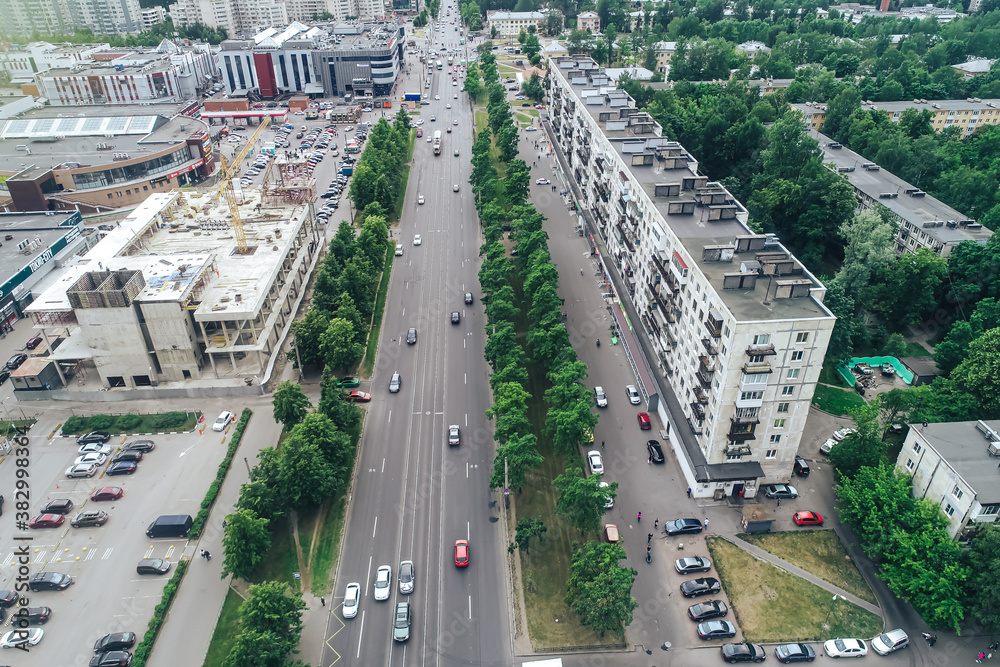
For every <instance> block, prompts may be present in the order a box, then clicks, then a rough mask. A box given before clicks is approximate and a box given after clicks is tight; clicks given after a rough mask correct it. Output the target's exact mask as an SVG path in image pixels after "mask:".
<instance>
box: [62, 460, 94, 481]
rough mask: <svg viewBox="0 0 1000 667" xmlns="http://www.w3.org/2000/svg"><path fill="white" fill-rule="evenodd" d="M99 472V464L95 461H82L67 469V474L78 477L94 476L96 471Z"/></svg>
mask: <svg viewBox="0 0 1000 667" xmlns="http://www.w3.org/2000/svg"><path fill="white" fill-rule="evenodd" d="M96 472H97V464H95V463H80V464H74V465H72V466H70V467H69V468H67V469H66V476H67V477H70V478H76V477H93V476H94V473H96Z"/></svg>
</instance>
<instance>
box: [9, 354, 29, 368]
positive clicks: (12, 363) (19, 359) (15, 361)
mask: <svg viewBox="0 0 1000 667" xmlns="http://www.w3.org/2000/svg"><path fill="white" fill-rule="evenodd" d="M27 360H28V355H26V354H24V353H23V352H18V353H17V354H15V355H13V356H11V358H10V359H8V360H7V368H8V369H9V370H12V371H16V370H17V369H18V368H20V366H21V364H23V363H24V362H25V361H27Z"/></svg>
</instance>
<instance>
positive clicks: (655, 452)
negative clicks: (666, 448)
mask: <svg viewBox="0 0 1000 667" xmlns="http://www.w3.org/2000/svg"><path fill="white" fill-rule="evenodd" d="M646 451H647V452H649V457H650V459H651V460H652V461H653V463H663V461H664V458H663V448H662V447H660V443H659V441H658V440H647V441H646Z"/></svg>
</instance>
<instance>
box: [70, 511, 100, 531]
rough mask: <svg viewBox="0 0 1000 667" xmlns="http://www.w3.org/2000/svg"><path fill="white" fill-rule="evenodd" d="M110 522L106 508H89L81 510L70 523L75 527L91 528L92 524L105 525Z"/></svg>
mask: <svg viewBox="0 0 1000 667" xmlns="http://www.w3.org/2000/svg"><path fill="white" fill-rule="evenodd" d="M107 522H108V513H107V512H105V511H104V510H87V511H86V512H80V513H79V514H77V515H76V516H75V517H73V520H72V521H70V522H69V525H71V526H73V527H74V528H90V527H91V526H103V525H104V524H106V523H107Z"/></svg>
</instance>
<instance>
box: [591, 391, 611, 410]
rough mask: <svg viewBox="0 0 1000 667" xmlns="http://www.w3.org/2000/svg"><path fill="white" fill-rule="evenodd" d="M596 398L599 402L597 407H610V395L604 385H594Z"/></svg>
mask: <svg viewBox="0 0 1000 667" xmlns="http://www.w3.org/2000/svg"><path fill="white" fill-rule="evenodd" d="M594 400H595V401H596V402H597V407H599V408H606V407H608V395H607V394H605V393H604V387H600V386H598V387H594Z"/></svg>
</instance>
